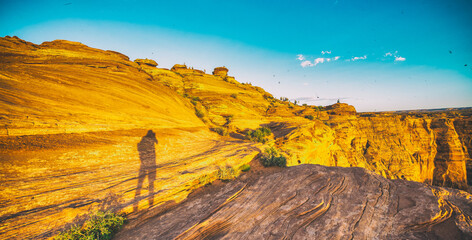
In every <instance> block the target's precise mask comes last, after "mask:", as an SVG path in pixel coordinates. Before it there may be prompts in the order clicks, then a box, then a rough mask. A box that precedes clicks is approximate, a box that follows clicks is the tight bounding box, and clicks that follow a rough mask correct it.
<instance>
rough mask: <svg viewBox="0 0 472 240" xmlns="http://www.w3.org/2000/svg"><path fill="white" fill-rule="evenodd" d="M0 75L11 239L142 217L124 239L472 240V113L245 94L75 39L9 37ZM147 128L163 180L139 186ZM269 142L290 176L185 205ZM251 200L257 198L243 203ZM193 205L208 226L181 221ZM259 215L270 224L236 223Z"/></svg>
mask: <svg viewBox="0 0 472 240" xmlns="http://www.w3.org/2000/svg"><path fill="white" fill-rule="evenodd" d="M0 63H1V64H0V106H1V107H0V161H1V163H2V165H1V168H0V174H1V178H0V184H1V186H2V188H1V189H0V237H1V238H4V239H26V238H40V239H42V238H48V237H52V236H54V235H55V234H57V233H58V232H59V231H60V230H62V229H64V228H65V227H67V226H70V225H71V224H74V223H80V222H81V221H83V219H84V218H85V217H86V216H87V214H88V213H90V212H93V211H97V210H111V211H119V212H123V213H124V214H127V215H128V216H129V219H131V225H129V226H128V227H125V229H124V231H123V232H121V233H119V234H118V236H117V237H118V238H119V237H120V236H122V237H125V236H128V237H129V235H127V234H132V233H133V231H139V229H138V228H137V226H138V225H136V226H134V225H133V224H132V223H134V222H136V221H138V220H139V221H144V220H147V219H149V222H148V223H144V225H142V226H149V224H151V223H153V224H154V225H153V226H160V227H162V228H166V225H165V223H166V222H172V221H176V222H175V226H179V227H171V230H169V231H168V232H167V233H166V234H167V235H165V237H164V238H188V239H190V238H192V239H193V238H199V237H200V238H204V237H205V236H210V237H211V236H213V237H218V236H219V237H221V238H222V237H223V236H226V237H227V238H235V237H236V238H240V237H243V236H244V237H247V236H253V238H257V237H256V236H259V237H262V238H269V235H268V234H272V232H273V237H275V238H282V237H284V236H285V237H287V238H300V239H301V238H304V237H307V236H309V237H336V236H341V235H349V234H351V235H352V236H354V235H356V236H358V237H360V238H366V237H367V238H373V237H380V238H387V237H389V236H387V235H382V234H387V233H384V232H382V231H385V230H382V229H390V230H392V231H393V232H392V234H393V235H391V236H392V237H394V238H405V237H411V238H415V237H416V238H420V239H421V238H428V237H431V236H436V237H438V238H448V237H450V236H459V237H463V238H465V237H471V236H472V235H471V234H472V233H471V232H472V230H471V229H472V220H471V214H472V210H471V206H472V195H470V192H471V188H470V186H471V185H472V183H471V181H472V177H471V174H472V161H471V157H470V154H471V153H470V149H471V147H472V146H471V145H472V140H471V139H472V128H471V121H472V109H471V108H462V109H442V110H418V111H398V112H375V113H358V112H357V111H356V110H355V108H354V107H353V106H350V105H348V104H346V103H337V104H334V105H331V106H325V107H320V106H309V105H297V104H294V103H291V102H290V101H287V100H284V99H280V100H279V99H276V98H274V97H273V96H272V95H271V94H270V93H268V92H266V91H265V90H264V89H262V88H260V87H257V86H252V84H249V83H239V82H238V81H237V80H236V79H235V78H234V77H231V76H229V75H228V72H229V70H228V69H227V68H226V67H219V68H216V69H215V70H214V72H213V73H212V74H207V73H206V71H205V70H203V71H202V70H197V69H193V68H191V67H187V66H186V65H181V64H176V65H175V66H174V67H173V68H172V69H170V70H169V69H165V68H158V67H157V66H158V63H156V62H155V61H154V60H149V59H136V60H135V61H130V59H129V58H128V57H127V56H125V55H123V54H121V53H118V52H114V51H104V50H100V49H95V48H91V47H88V46H86V45H84V44H81V43H77V42H71V41H66V40H55V41H52V42H44V43H42V44H40V45H38V44H33V43H30V42H27V41H24V40H22V39H19V38H17V37H4V38H0ZM259 127H267V128H269V129H270V130H271V131H272V135H271V136H270V139H269V141H268V142H266V143H258V142H253V141H248V140H247V139H246V138H245V134H246V133H247V131H249V130H254V129H257V128H259ZM150 130H151V131H153V132H154V133H155V135H156V139H157V144H156V147H155V168H154V169H153V174H154V175H155V177H154V178H153V177H151V175H149V176H142V175H140V172H141V168H142V165H143V163H142V162H141V161H140V157H139V156H140V151H139V149H138V147H137V144H138V143H139V142H140V141H141V140H142V139H143V137H144V136H145V135H146V133H147V132H149V131H150ZM267 146H275V147H276V148H278V149H280V151H281V152H282V153H283V154H284V155H286V156H287V165H288V168H286V169H284V168H280V169H275V170H274V169H272V168H269V169H266V170H264V169H263V168H260V170H259V172H260V173H258V171H256V170H257V168H256V167H254V169H252V170H250V171H249V172H248V173H243V174H242V176H241V179H238V180H235V181H231V182H230V183H226V184H223V185H222V187H221V188H220V189H217V190H215V194H219V195H218V196H219V197H218V198H216V197H215V199H214V200H213V201H214V202H213V203H212V204H211V207H208V208H207V209H203V206H205V205H204V204H203V203H202V202H205V198H212V197H211V196H207V195H202V196H196V197H192V196H191V197H190V198H188V196H189V194H191V193H192V192H195V191H199V190H200V189H201V188H202V187H204V186H205V185H207V184H209V183H211V182H215V184H214V185H218V184H216V182H218V181H219V180H217V179H218V175H219V173H220V172H221V171H223V170H224V169H232V170H231V171H233V172H234V175H235V176H237V175H239V174H240V173H241V172H242V170H241V169H242V166H243V165H245V164H251V166H255V165H257V164H258V159H259V157H260V154H261V153H262V152H263V151H264V149H265V148H266V147H267ZM319 165H322V166H319ZM251 174H253V175H254V176H253V177H250V176H249V175H251ZM256 176H257V177H256ZM244 178H246V180H244ZM140 181H143V182H144V185H142V184H139V182H140ZM152 186H153V187H152ZM207 187H208V186H207ZM207 187H205V188H207ZM304 192H306V193H304ZM310 192H312V193H313V194H312V195H306V194H307V193H310ZM234 194H236V195H235V197H232V196H233V195H234ZM304 194H305V195H306V196H305V195H304ZM376 194H380V196H377V195H376ZM293 195H294V197H292V196H293ZM411 195H414V197H412V196H411ZM277 196H282V197H280V198H277ZM251 198H255V199H260V201H259V200H253V201H243V200H240V199H251ZM375 199H376V200H375ZM374 200H375V202H374ZM210 202H211V201H210ZM303 202H305V203H306V204H304V203H303ZM271 203H272V204H271ZM302 203H303V204H302ZM244 204H246V205H244ZM261 204H262V205H261ZM264 204H266V205H264ZM199 205H201V206H200V207H198V206H199ZM217 206H221V207H217ZM362 206H363V207H362ZM193 208H195V209H194V210H195V212H196V214H197V215H195V216H189V217H188V220H187V221H183V220H182V221H177V220H178V219H179V218H176V217H175V216H176V215H178V214H179V211H181V212H182V211H183V212H185V211H187V212H188V211H189V210H188V209H193ZM251 208H252V209H256V210H257V209H259V210H258V212H256V213H257V214H256V213H254V214H256V215H258V216H255V215H254V216H253V215H250V214H252V213H248V212H242V213H238V214H237V212H238V211H241V209H251ZM376 208H378V209H379V210H375V209H376ZM169 209H170V210H169ZM199 209H200V210H199ZM261 209H264V210H261ZM347 209H352V213H350V215H349V220H346V221H343V218H344V215H343V213H345V212H346V211H347ZM366 209H367V210H366ZM402 210H404V211H402ZM167 211H168V212H167ZM410 212H414V213H415V216H416V217H411V216H410V214H409V213H410ZM366 213H368V217H365V218H364V217H363V216H364V215H365V214H366ZM274 215H277V216H279V217H274ZM156 216H157V217H156ZM366 216H367V215H366ZM226 218H229V220H225V219H226ZM159 219H161V220H160V221H158V220H159ZM166 219H167V220H166ZM245 219H255V220H253V222H250V223H247V224H244V221H245ZM356 219H357V220H356ZM251 221H252V220H251ZM328 222H332V223H333V224H334V225H329V224H327V223H328ZM369 222H375V223H376V224H374V225H370V224H369ZM262 223H263V224H264V226H269V227H268V229H272V230H266V229H264V228H258V227H257V225H258V224H262ZM146 224H147V225H146ZM179 224H180V225H179ZM217 225H218V226H219V227H218V226H217ZM338 225H343V227H342V228H339V230H338V231H334V230H333V229H331V230H330V229H324V230H323V231H318V230H316V231H315V230H314V229H320V228H323V226H338ZM131 226H134V228H133V227H131ZM277 226H280V228H278V227H277ZM436 226H439V228H437V229H436V230H435V227H436ZM215 228H218V229H215ZM219 228H221V229H219ZM301 228H303V229H302V230H300V231H298V229H301ZM443 228H444V229H449V230H450V231H449V232H450V234H452V235H450V236H447V235H444V236H443V235H441V234H442V233H441V231H440V230H438V229H443ZM156 229H158V228H156ZM283 229H285V230H283ZM356 229H357V230H356ZM362 229H369V231H366V232H364V233H362ZM143 234H144V232H143ZM248 234H253V235H248ZM157 236H158V235H155V237H156V238H157ZM162 236H164V235H162ZM271 236H272V235H271ZM144 238H145V237H144ZM149 238H152V237H149Z"/></svg>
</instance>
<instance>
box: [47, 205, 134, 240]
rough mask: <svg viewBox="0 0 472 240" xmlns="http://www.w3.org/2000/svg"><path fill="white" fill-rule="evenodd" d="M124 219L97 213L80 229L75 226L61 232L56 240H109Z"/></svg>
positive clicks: (106, 213) (119, 216) (111, 214)
mask: <svg viewBox="0 0 472 240" xmlns="http://www.w3.org/2000/svg"><path fill="white" fill-rule="evenodd" d="M125 220H126V219H125V217H124V216H122V215H120V214H115V213H111V212H97V213H95V214H91V215H90V218H89V219H88V220H87V221H86V222H85V223H84V225H83V226H82V227H80V226H78V225H75V226H73V227H72V228H70V229H69V230H67V231H64V232H62V233H61V234H59V235H58V236H56V237H55V238H54V239H56V240H66V239H67V240H76V239H77V240H78V239H111V238H112V237H113V235H114V234H115V233H116V232H117V231H118V230H119V229H120V228H121V226H122V225H123V224H124V223H125Z"/></svg>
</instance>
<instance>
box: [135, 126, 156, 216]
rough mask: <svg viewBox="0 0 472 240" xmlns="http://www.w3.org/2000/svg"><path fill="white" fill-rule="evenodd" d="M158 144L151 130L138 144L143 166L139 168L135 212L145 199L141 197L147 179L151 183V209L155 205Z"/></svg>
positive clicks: (149, 195) (149, 199)
mask: <svg viewBox="0 0 472 240" xmlns="http://www.w3.org/2000/svg"><path fill="white" fill-rule="evenodd" d="M157 143H158V141H157V139H156V133H154V132H153V131H152V130H149V131H148V132H147V134H146V135H145V136H144V137H142V138H141V141H140V142H139V143H138V152H139V160H140V161H141V166H140V168H139V175H138V185H137V186H136V195H135V197H134V200H135V205H134V211H135V212H136V211H137V210H138V204H139V201H140V200H141V199H142V198H144V196H140V195H141V190H142V188H143V183H144V180H145V179H146V177H147V178H148V182H149V192H148V202H149V207H151V206H152V205H153V204H154V181H155V180H156V148H155V145H156V144H157Z"/></svg>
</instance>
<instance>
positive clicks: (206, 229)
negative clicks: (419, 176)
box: [116, 165, 472, 239]
mask: <svg viewBox="0 0 472 240" xmlns="http://www.w3.org/2000/svg"><path fill="white" fill-rule="evenodd" d="M471 216H472V195H470V194H468V193H466V192H463V191H458V190H453V189H445V188H439V187H431V186H428V185H426V184H421V183H415V182H408V181H404V180H388V179H385V178H383V177H381V176H379V175H377V174H373V173H371V172H369V171H368V170H365V169H362V168H339V167H324V166H319V165H300V166H296V167H291V168H288V169H283V170H281V171H276V172H271V173H263V174H262V175H261V176H260V177H256V178H254V179H251V178H250V179H243V180H241V181H236V182H231V183H228V184H226V185H224V186H223V187H221V188H217V189H213V190H211V191H207V192H202V193H201V194H199V195H197V196H195V197H191V198H190V199H188V200H186V201H185V202H183V203H182V204H181V205H179V206H177V207H176V208H173V209H169V210H167V211H164V212H163V213H161V214H159V215H157V216H155V217H154V218H151V219H149V220H147V221H145V222H139V223H137V222H131V224H130V225H128V226H127V227H125V229H123V230H122V231H121V232H120V233H119V234H118V236H117V237H116V239H471V238H472V219H471Z"/></svg>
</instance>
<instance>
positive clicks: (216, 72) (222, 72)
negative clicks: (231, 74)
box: [213, 67, 228, 78]
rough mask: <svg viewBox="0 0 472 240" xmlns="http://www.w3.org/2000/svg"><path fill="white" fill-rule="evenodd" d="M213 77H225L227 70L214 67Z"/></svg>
mask: <svg viewBox="0 0 472 240" xmlns="http://www.w3.org/2000/svg"><path fill="white" fill-rule="evenodd" d="M213 75H215V76H220V77H223V78H224V77H226V76H228V69H227V68H226V67H216V68H215V69H214V70H213Z"/></svg>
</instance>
